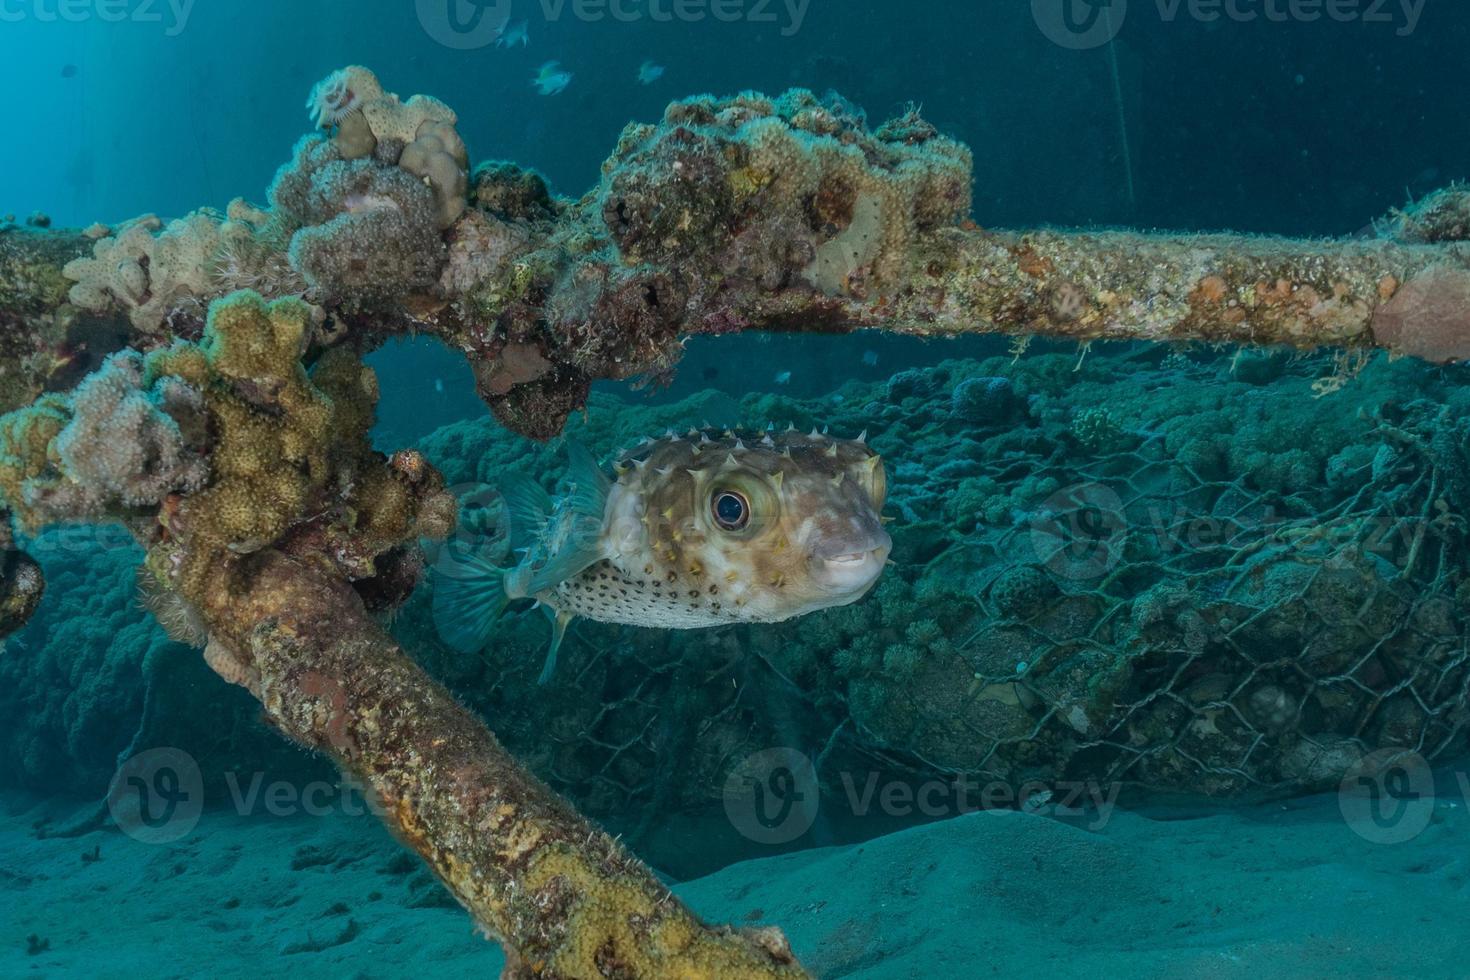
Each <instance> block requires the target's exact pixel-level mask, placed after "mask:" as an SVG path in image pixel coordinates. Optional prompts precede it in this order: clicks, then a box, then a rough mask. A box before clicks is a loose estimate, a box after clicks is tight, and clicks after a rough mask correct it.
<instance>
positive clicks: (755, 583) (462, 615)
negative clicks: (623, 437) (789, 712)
mask: <svg viewBox="0 0 1470 980" xmlns="http://www.w3.org/2000/svg"><path fill="white" fill-rule="evenodd" d="M865 438H866V433H864V435H863V436H859V437H858V438H857V439H851V440H848V439H834V438H830V437H828V436H826V435H823V434H821V433H818V432H817V431H816V430H815V429H813V430H812V431H811V433H810V434H807V435H803V434H802V433H800V432H798V431H797V430H795V429H794V428H793V429H788V430H787V431H785V432H773V431H769V430H768V431H766V432H763V433H749V434H746V435H744V436H742V435H738V434H736V433H735V432H732V431H725V432H723V433H720V432H718V431H716V430H708V431H706V430H699V429H691V430H690V431H689V433H688V434H687V435H684V436H678V435H675V434H674V433H673V432H669V433H668V434H667V435H666V436H665V437H664V438H662V439H659V440H656V441H655V440H644V443H643V445H641V446H639V447H638V448H636V449H633V450H631V451H629V452H627V453H625V454H620V458H618V460H617V461H616V462H615V463H614V464H613V468H614V470H615V471H616V472H617V478H616V479H615V480H614V479H610V478H609V477H608V476H607V475H606V474H605V473H603V471H602V469H601V467H599V466H598V464H597V461H596V460H595V459H594V458H593V457H592V454H591V453H589V452H588V451H587V450H586V449H585V448H583V447H582V446H579V445H577V444H575V443H568V446H567V452H568V455H569V457H570V465H569V467H568V471H567V481H566V482H567V485H568V488H569V492H568V493H567V495H566V496H565V497H564V498H563V499H561V500H560V501H559V502H558V501H553V500H552V498H551V496H550V494H548V493H547V492H546V491H545V490H544V489H542V487H541V484H539V483H537V482H536V481H535V480H533V479H531V478H530V477H528V476H516V475H510V476H507V477H504V478H502V480H501V484H500V496H501V499H502V500H503V502H504V505H505V513H506V515H507V519H508V524H509V534H508V540H509V545H510V549H511V551H510V554H511V555H512V556H517V557H516V559H514V560H515V561H516V563H515V564H514V565H512V566H511V567H508V568H507V567H501V566H500V565H498V564H497V563H496V562H495V561H494V560H492V558H491V557H490V556H488V555H487V554H484V553H483V552H482V551H481V550H480V549H477V548H475V547H474V546H473V545H469V544H465V543H453V542H451V543H450V544H448V545H446V546H445V548H444V549H443V551H441V552H440V555H439V558H438V559H437V560H436V562H435V563H434V602H433V611H434V623H435V625H436V626H437V627H438V630H439V635H440V636H441V637H443V639H444V641H445V642H446V643H447V644H448V645H449V646H451V647H453V648H454V649H456V650H459V651H461V652H463V653H476V652H478V651H479V650H481V649H483V648H484V646H485V644H486V643H487V642H489V639H490V636H491V634H492V633H493V632H494V628H495V622H496V620H497V619H498V618H499V617H500V614H501V613H502V612H503V611H504V610H505V607H506V605H507V604H508V603H510V602H511V601H513V600H515V599H535V600H536V602H537V604H538V605H539V606H541V607H542V608H544V609H545V610H546V613H547V615H548V616H549V617H550V618H551V622H552V636H551V650H550V652H549V653H548V654H547V657H546V663H545V666H544V668H543V669H542V672H541V683H545V682H546V681H547V680H549V679H550V677H551V675H552V672H553V671H554V670H555V669H556V655H557V650H558V649H559V648H560V647H561V642H562V638H563V637H564V636H565V635H566V629H567V624H568V623H569V622H571V620H572V619H573V618H574V617H576V616H585V617H587V618H588V619H593V620H597V621H598V622H603V623H624V624H627V625H631V626H650V627H657V628H661V629H701V628H705V627H711V626H725V625H729V624H731V623H742V622H744V623H779V622H781V621H783V620H787V619H792V618H794V617H796V616H802V615H805V614H807V613H810V612H815V611H817V610H819V609H827V608H830V607H832V606H844V605H847V604H848V603H851V602H856V601H857V600H858V599H860V598H862V597H863V596H864V595H866V594H867V592H868V591H869V590H870V589H872V588H873V586H874V585H875V584H876V583H877V581H878V577H879V575H881V574H882V572H883V568H884V566H885V565H886V564H887V561H888V553H889V551H890V550H891V549H892V546H893V541H892V539H891V538H890V537H889V536H888V532H887V531H885V530H884V529H883V520H882V518H881V516H880V514H881V512H882V510H883V504H884V501H885V499H886V497H887V493H888V483H887V477H886V475H885V473H884V470H883V460H882V457H880V456H878V455H877V454H876V453H874V452H873V451H872V450H871V449H869V448H868V446H867V443H866V442H865Z"/></svg>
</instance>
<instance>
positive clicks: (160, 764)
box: [107, 748, 204, 844]
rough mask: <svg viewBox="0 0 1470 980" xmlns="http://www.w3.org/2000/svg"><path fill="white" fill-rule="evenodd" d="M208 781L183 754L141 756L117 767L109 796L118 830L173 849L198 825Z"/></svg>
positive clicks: (154, 752)
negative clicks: (177, 842) (175, 842)
mask: <svg viewBox="0 0 1470 980" xmlns="http://www.w3.org/2000/svg"><path fill="white" fill-rule="evenodd" d="M203 810H204V777H203V776H202V775H200V772H199V764H198V763H197V762H195V761H194V757H193V756H191V755H189V753H187V752H185V751H183V750H182V749H175V748H157V749H148V750H147V751H146V752H139V753H138V754H137V755H135V756H133V757H132V758H130V759H128V760H127V761H126V762H124V763H123V764H122V765H121V766H119V767H118V770H117V772H116V773H115V774H114V775H113V777H112V785H111V786H109V787H108V790H107V811H108V812H109V813H110V814H112V820H113V822H114V823H115V824H117V827H118V829H119V830H121V831H122V832H123V833H125V834H127V835H128V836H129V837H131V838H133V839H134V840H139V841H142V842H143V843H145V844H171V843H173V842H174V841H176V840H179V839H180V838H182V837H184V836H186V835H187V834H188V833H189V832H190V831H192V830H193V829H194V827H195V825H196V824H198V823H199V815H200V813H202V812H203Z"/></svg>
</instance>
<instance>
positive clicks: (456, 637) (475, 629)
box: [433, 544, 510, 653]
mask: <svg viewBox="0 0 1470 980" xmlns="http://www.w3.org/2000/svg"><path fill="white" fill-rule="evenodd" d="M509 601H510V600H509V599H508V598H507V596H506V594H505V571H504V570H503V569H501V568H499V567H498V566H496V565H494V564H492V563H491V562H490V560H489V559H488V558H486V557H485V556H483V555H480V554H478V553H476V552H474V551H470V550H468V549H465V548H463V547H461V546H458V545H454V544H448V545H446V546H445V547H444V549H443V551H441V552H440V556H439V560H438V561H436V562H435V563H434V606H433V615H434V626H435V627H436V628H437V629H438V630H439V636H440V638H441V639H443V640H444V642H445V643H446V644H448V645H449V646H450V647H452V648H453V649H455V650H457V651H459V652H460V653H478V652H479V651H480V650H482V649H484V647H485V644H486V643H487V642H489V640H490V634H491V633H492V632H494V629H495V621H496V620H497V619H499V618H500V614H501V613H502V612H504V611H505V605H506V603H507V602H509Z"/></svg>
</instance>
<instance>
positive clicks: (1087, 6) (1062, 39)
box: [1031, 0, 1128, 51]
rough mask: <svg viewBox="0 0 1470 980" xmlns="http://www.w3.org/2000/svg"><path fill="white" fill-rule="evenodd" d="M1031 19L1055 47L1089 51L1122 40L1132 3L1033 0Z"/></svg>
mask: <svg viewBox="0 0 1470 980" xmlns="http://www.w3.org/2000/svg"><path fill="white" fill-rule="evenodd" d="M1031 16H1032V17H1034V18H1035V19H1036V26H1037V27H1039V28H1041V33H1043V34H1045V35H1046V37H1047V39H1048V40H1049V41H1051V42H1052V43H1053V44H1056V45H1059V46H1061V47H1064V48H1071V49H1072V50H1074V51H1087V50H1090V49H1091V48H1100V47H1102V46H1103V45H1104V44H1107V43H1108V42H1109V41H1111V40H1112V39H1113V38H1115V37H1117V36H1118V32H1119V31H1120V30H1122V29H1123V19H1124V18H1125V17H1127V16H1128V0H1031Z"/></svg>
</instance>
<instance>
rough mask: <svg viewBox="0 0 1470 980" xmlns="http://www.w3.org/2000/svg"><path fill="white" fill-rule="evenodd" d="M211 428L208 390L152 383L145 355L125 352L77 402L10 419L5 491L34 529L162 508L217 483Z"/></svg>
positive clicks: (0, 453) (0, 479)
mask: <svg viewBox="0 0 1470 980" xmlns="http://www.w3.org/2000/svg"><path fill="white" fill-rule="evenodd" d="M204 428H205V419H204V399H203V396H202V395H201V393H200V392H199V390H198V389H196V388H194V387H192V386H190V385H189V384H188V383H186V382H184V381H181V380H179V379H177V378H163V379H159V380H158V381H157V382H156V383H151V384H149V383H145V379H144V368H143V357H142V355H140V354H137V353H136V352H133V351H123V352H120V353H118V354H114V355H113V356H112V357H110V358H108V360H107V362H106V363H105V364H104V365H103V367H102V368H101V370H99V371H97V372H96V373H94V374H92V375H90V376H88V378H87V380H86V381H85V382H83V383H82V384H81V385H80V386H79V387H78V388H77V390H76V391H75V392H73V393H72V394H71V395H70V396H59V395H53V396H47V397H46V398H43V399H42V400H41V401H39V402H38V403H37V404H36V405H35V406H33V407H32V408H29V409H24V410H21V411H19V412H16V413H13V414H12V415H9V416H6V417H5V419H4V420H0V446H3V450H0V489H3V490H4V493H5V497H6V499H7V500H8V501H9V502H10V505H11V507H12V509H13V510H14V512H15V515H16V517H17V518H18V519H19V520H20V522H21V523H22V524H23V525H24V526H27V527H31V528H35V527H39V526H42V525H44V524H47V523H50V522H53V521H58V520H66V519H74V518H79V517H100V516H103V515H104V514H106V513H108V511H109V510H112V509H115V508H123V509H132V508H140V507H145V506H156V505H157V504H159V503H160V502H161V501H162V500H163V499H164V497H166V496H167V495H168V494H170V493H187V492H190V491H192V490H195V489H198V488H199V487H200V486H201V485H203V483H204V481H205V479H206V478H207V477H208V475H209V467H208V464H207V462H206V460H205V458H204V455H203V452H202V449H203V443H204V441H205V438H206V436H205V432H204ZM48 444H49V450H46V451H44V452H43V451H41V449H42V447H45V446H47V445H48Z"/></svg>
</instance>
